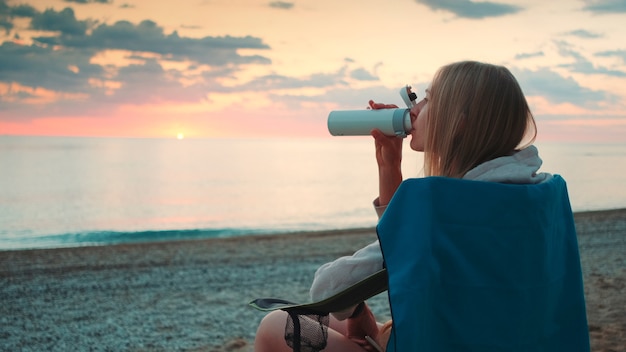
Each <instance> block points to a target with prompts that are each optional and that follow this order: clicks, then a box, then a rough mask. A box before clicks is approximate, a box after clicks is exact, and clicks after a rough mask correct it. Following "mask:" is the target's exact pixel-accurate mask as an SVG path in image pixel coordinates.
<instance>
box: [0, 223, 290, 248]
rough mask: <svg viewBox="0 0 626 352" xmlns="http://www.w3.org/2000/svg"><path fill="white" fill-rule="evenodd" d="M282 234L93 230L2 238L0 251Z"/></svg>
mask: <svg viewBox="0 0 626 352" xmlns="http://www.w3.org/2000/svg"><path fill="white" fill-rule="evenodd" d="M283 232H285V231H281V230H267V229H248V228H238V229H235V228H224V229H180V230H147V231H134V232H132V231H131V232H125V231H93V232H80V233H64V234H57V235H44V236H37V237H30V236H28V237H19V238H16V237H13V238H2V239H0V250H16V249H42V248H63V247H81V246H104V245H113V244H123V243H142V242H159V241H161V242H164V241H178V240H193V239H208V238H222V237H234V236H244V235H258V234H268V235H270V234H279V233H283Z"/></svg>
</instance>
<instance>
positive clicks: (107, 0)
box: [64, 0, 113, 4]
mask: <svg viewBox="0 0 626 352" xmlns="http://www.w3.org/2000/svg"><path fill="white" fill-rule="evenodd" d="M64 1H65V2H73V3H76V4H93V3H96V4H112V3H113V1H112V0H64Z"/></svg>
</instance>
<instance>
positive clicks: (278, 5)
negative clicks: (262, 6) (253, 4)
mask: <svg viewBox="0 0 626 352" xmlns="http://www.w3.org/2000/svg"><path fill="white" fill-rule="evenodd" d="M293 5H294V4H293V2H285V1H272V2H270V3H269V6H270V7H273V8H275V9H283V10H289V9H291V8H293Z"/></svg>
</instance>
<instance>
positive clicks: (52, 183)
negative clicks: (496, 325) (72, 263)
mask: <svg viewBox="0 0 626 352" xmlns="http://www.w3.org/2000/svg"><path fill="white" fill-rule="evenodd" d="M405 145H406V148H405V152H404V156H403V158H404V169H403V172H404V176H405V178H406V177H412V176H420V175H421V167H420V165H421V163H422V160H421V155H420V154H419V153H415V152H413V151H410V150H409V149H408V143H405ZM536 145H537V146H538V148H539V151H540V155H541V157H542V159H543V160H544V164H543V167H542V169H541V170H542V171H545V172H550V173H556V174H560V175H562V176H563V177H564V178H565V180H566V181H567V183H568V189H569V192H570V198H571V202H572V207H573V209H574V211H587V210H602V209H615V208H625V207H626V144H571V143H570V144H564V143H536ZM377 190H378V181H377V169H376V161H375V158H374V146H373V141H372V140H371V139H370V138H369V137H328V138H301V139H295V138H294V139H289V138H275V139H182V140H177V139H129V138H77V137H72V138H66V137H21V136H19V137H18V136H0V250H15V249H30V248H52V247H73V246H85V245H109V244H115V243H125V242H139V241H141V242H145V241H162V240H174V239H192V238H210V237H230V236H240V235H255V234H277V233H286V232H289V233H291V232H295V234H294V235H297V232H302V231H321V230H334V229H349V228H368V227H373V226H375V225H376V221H377V218H376V214H375V212H374V210H373V207H372V200H373V199H374V198H375V197H376V196H377Z"/></svg>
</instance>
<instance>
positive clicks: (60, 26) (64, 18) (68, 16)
mask: <svg viewBox="0 0 626 352" xmlns="http://www.w3.org/2000/svg"><path fill="white" fill-rule="evenodd" d="M88 25H89V23H88V21H78V20H76V17H75V16H74V10H72V9H71V8H69V7H66V8H65V9H63V10H61V11H59V12H57V11H55V10H53V9H47V10H45V11H44V12H43V13H36V14H34V15H33V16H32V20H31V23H30V28H31V29H36V30H42V31H59V32H61V34H62V35H78V36H82V35H84V34H85V32H86V31H87V27H88Z"/></svg>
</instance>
